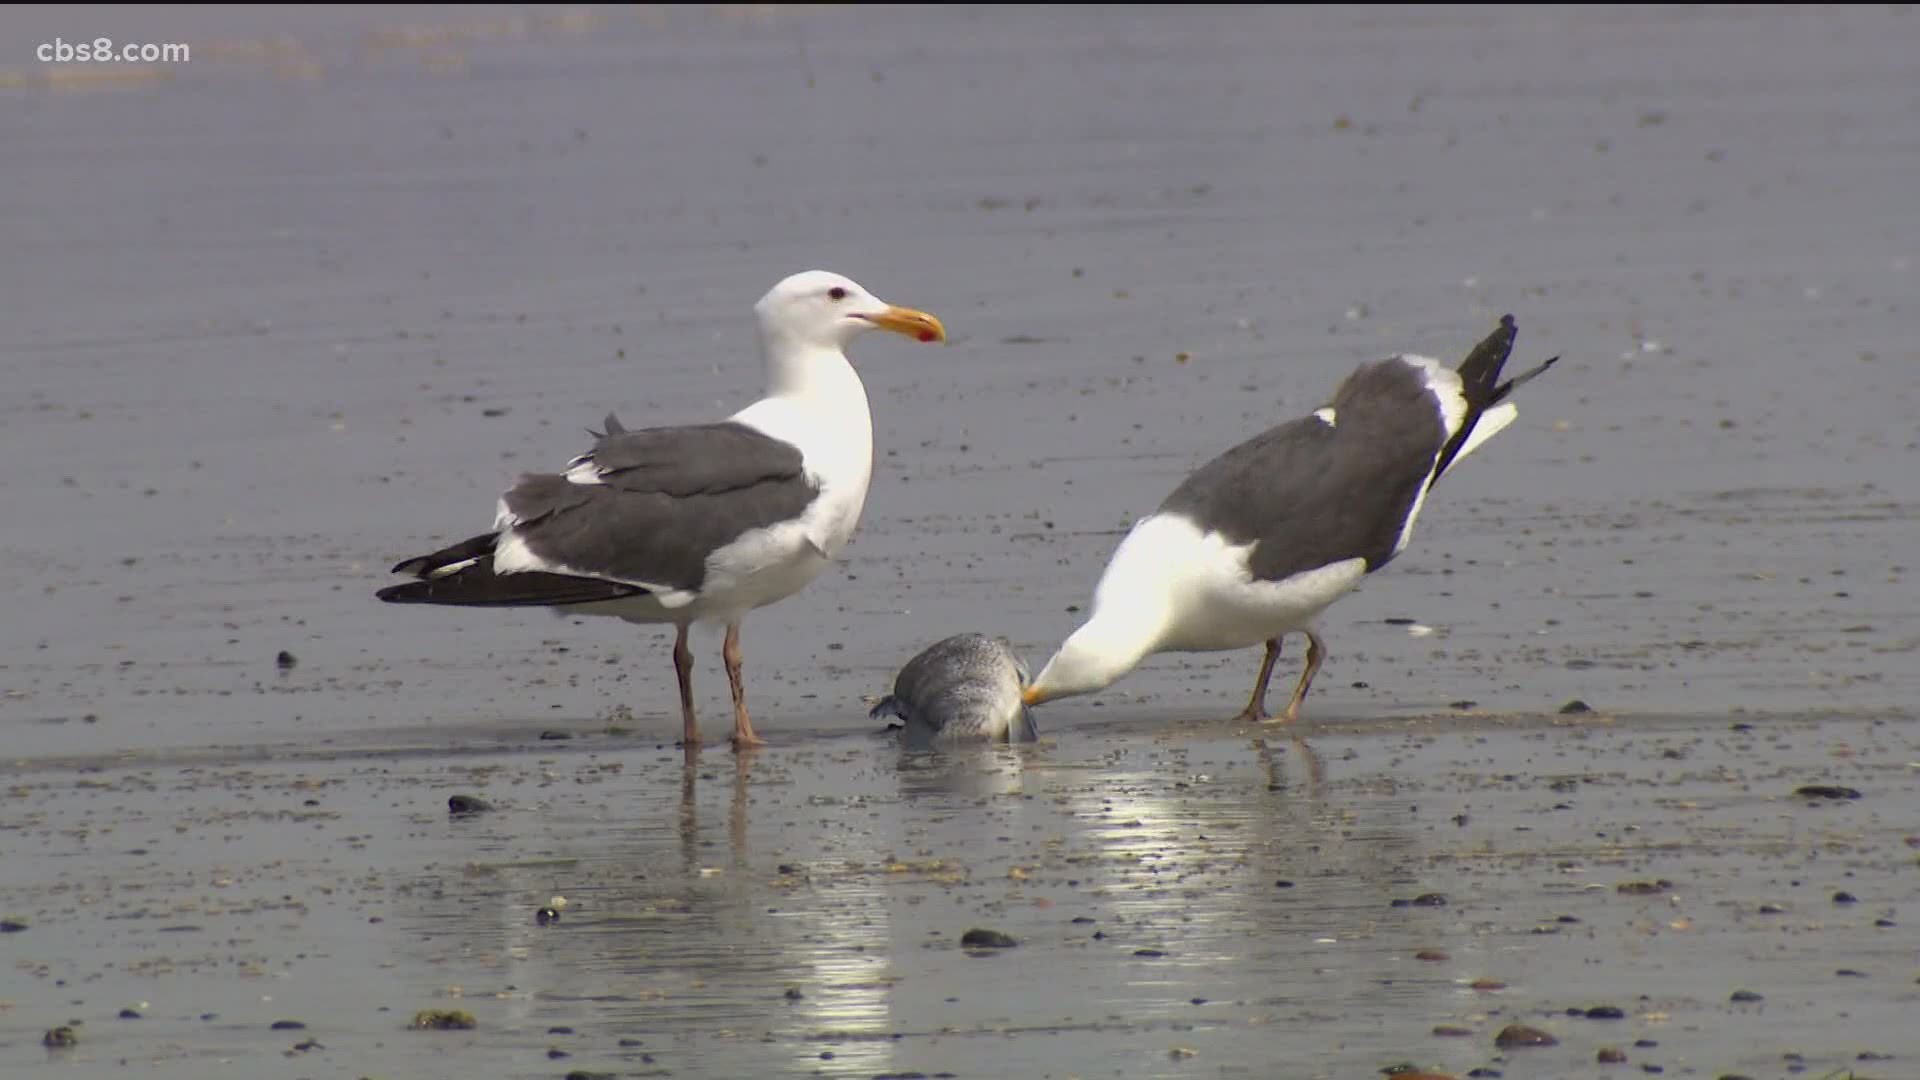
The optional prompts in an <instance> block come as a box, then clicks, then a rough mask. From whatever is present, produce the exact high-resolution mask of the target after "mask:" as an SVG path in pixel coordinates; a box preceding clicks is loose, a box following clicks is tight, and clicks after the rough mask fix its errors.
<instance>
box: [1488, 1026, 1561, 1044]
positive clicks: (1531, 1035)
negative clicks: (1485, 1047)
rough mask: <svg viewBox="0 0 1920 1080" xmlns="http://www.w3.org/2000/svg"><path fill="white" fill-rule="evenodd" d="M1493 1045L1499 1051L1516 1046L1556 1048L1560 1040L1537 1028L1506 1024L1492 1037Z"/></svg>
mask: <svg viewBox="0 0 1920 1080" xmlns="http://www.w3.org/2000/svg"><path fill="white" fill-rule="evenodd" d="M1493 1045H1495V1046H1498V1047H1500V1048H1501V1049H1511V1048H1513V1047H1516V1046H1558V1045H1560V1040H1559V1039H1556V1038H1554V1037H1553V1036H1552V1035H1549V1034H1547V1033H1546V1032H1544V1031H1541V1030H1540V1029H1539V1028H1537V1027H1528V1026H1527V1025H1525V1024H1508V1025H1507V1026H1506V1027H1503V1028H1501V1029H1500V1034H1498V1035H1495V1036H1494V1037H1493Z"/></svg>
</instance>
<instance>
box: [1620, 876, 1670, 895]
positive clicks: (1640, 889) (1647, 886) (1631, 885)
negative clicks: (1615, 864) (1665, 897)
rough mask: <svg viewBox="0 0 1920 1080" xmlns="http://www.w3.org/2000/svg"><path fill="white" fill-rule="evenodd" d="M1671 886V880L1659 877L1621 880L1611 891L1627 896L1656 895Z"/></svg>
mask: <svg viewBox="0 0 1920 1080" xmlns="http://www.w3.org/2000/svg"><path fill="white" fill-rule="evenodd" d="M1671 888H1673V882H1671V881H1668V880H1667V879H1666V878H1661V879H1659V880H1658V881H1623V882H1621V883H1620V884H1618V885H1615V886H1614V887H1613V891H1614V892H1617V893H1625V894H1626V895H1628V896H1658V895H1659V894H1661V893H1663V892H1666V891H1667V890H1669V889H1671Z"/></svg>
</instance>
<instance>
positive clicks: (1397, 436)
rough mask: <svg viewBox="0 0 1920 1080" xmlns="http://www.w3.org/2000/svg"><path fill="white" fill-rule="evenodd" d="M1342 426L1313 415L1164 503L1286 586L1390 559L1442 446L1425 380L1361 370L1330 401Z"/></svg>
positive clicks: (1243, 448) (1261, 575)
mask: <svg viewBox="0 0 1920 1080" xmlns="http://www.w3.org/2000/svg"><path fill="white" fill-rule="evenodd" d="M1333 408H1334V410H1335V413H1334V415H1335V417H1336V422H1335V423H1334V424H1332V425H1329V424H1327V423H1325V422H1323V421H1322V420H1320V419H1319V418H1317V417H1312V416H1306V417H1302V418H1300V419H1298V420H1293V421H1290V422H1288V423H1285V424H1281V425H1280V426H1279V427H1276V428H1272V429H1270V430H1268V431H1266V432H1263V433H1262V434H1260V435H1256V436H1254V437H1253V438H1251V439H1249V440H1247V441H1246V442H1244V443H1241V444H1240V445H1239V446H1236V447H1234V448H1233V449H1231V450H1228V451H1227V452H1226V453H1224V454H1221V455H1220V456H1219V457H1217V458H1214V459H1213V460H1212V461H1210V462H1208V463H1207V464H1205V465H1203V466H1201V467H1200V468H1199V469H1198V470H1197V471H1195V472H1194V474H1193V475H1192V476H1189V477H1187V479H1186V481H1185V482H1184V483H1182V484H1181V485H1180V486H1179V487H1178V488H1175V489H1174V491H1173V494H1171V495H1169V496H1167V499H1166V501H1165V502H1163V503H1161V504H1160V511H1161V512H1162V513H1175V514H1180V515H1181V516H1183V517H1187V518H1189V519H1191V520H1193V521H1194V522H1196V523H1197V524H1199V525H1200V526H1201V527H1202V528H1206V529H1210V530H1214V531H1218V532H1220V533H1221V534H1223V535H1225V536H1226V537H1227V538H1228V539H1229V540H1232V541H1233V542H1234V543H1236V544H1245V543H1250V542H1255V546H1254V549H1253V554H1252V558H1251V563H1252V570H1253V576H1254V578H1255V579H1256V580H1260V581H1280V580H1283V579H1285V578H1287V577H1288V576H1290V575H1293V574H1297V573H1302V572H1304V571H1308V570H1314V569H1317V568H1319V567H1322V566H1326V565H1328V564H1329V563H1335V562H1340V561H1343V560H1346V559H1355V558H1358V559H1365V560H1366V564H1367V569H1368V570H1369V571H1373V570H1378V569H1379V568H1380V567H1382V566H1385V565H1386V564H1387V563H1388V562H1390V561H1391V560H1392V559H1393V556H1394V550H1393V548H1394V544H1395V543H1396V542H1398V540H1399V538H1400V530H1401V528H1402V526H1403V525H1404V524H1405V523H1406V519H1407V514H1408V512H1409V511H1410V510H1411V509H1412V507H1413V502H1414V499H1415V498H1416V497H1418V495H1419V493H1420V488H1421V486H1422V485H1423V484H1425V483H1426V482H1427V477H1428V475H1429V474H1430V473H1431V472H1432V471H1433V465H1434V461H1435V460H1436V458H1437V456H1438V455H1439V453H1440V450H1441V448H1442V446H1443V445H1444V444H1445V442H1446V434H1447V432H1446V428H1445V427H1444V426H1443V425H1442V423H1441V420H1440V414H1439V411H1438V409H1437V408H1436V405H1435V401H1434V398H1433V395H1432V393H1431V392H1430V391H1428V390H1427V388H1426V380H1425V376H1424V373H1423V372H1421V371H1419V370H1418V369H1416V368H1414V367H1413V366H1412V365H1409V364H1406V363H1404V362H1401V361H1399V360H1389V361H1382V362H1380V363H1376V364H1365V365H1362V366H1361V367H1360V368H1359V369H1358V370H1356V371H1355V372H1354V373H1353V374H1352V375H1350V376H1349V377H1348V378H1347V381H1346V382H1345V383H1342V384H1341V386H1340V389H1339V391H1338V392H1336V393H1335V395H1334V399H1333Z"/></svg>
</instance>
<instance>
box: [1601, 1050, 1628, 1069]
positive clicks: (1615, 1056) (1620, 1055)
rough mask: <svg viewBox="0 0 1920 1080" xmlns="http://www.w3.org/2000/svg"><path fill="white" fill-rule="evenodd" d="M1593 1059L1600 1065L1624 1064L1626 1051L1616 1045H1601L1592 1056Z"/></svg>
mask: <svg viewBox="0 0 1920 1080" xmlns="http://www.w3.org/2000/svg"><path fill="white" fill-rule="evenodd" d="M1593 1060H1595V1061H1597V1062H1599V1063H1600V1064H1602V1065H1625V1064H1626V1063H1627V1052H1626V1051H1625V1050H1622V1049H1620V1048H1619V1047H1617V1046H1603V1047H1601V1048H1600V1052H1599V1053H1597V1054H1595V1055H1594V1056H1593Z"/></svg>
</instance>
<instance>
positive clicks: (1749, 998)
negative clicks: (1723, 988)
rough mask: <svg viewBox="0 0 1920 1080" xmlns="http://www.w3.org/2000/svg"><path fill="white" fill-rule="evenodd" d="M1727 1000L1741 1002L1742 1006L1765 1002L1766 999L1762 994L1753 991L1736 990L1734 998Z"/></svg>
mask: <svg viewBox="0 0 1920 1080" xmlns="http://www.w3.org/2000/svg"><path fill="white" fill-rule="evenodd" d="M1727 1000H1729V1001H1734V1002H1739V1003H1741V1004H1746V1003H1749V1002H1754V1001H1765V1000H1766V997H1765V996H1764V995H1762V994H1757V993H1755V992H1754V991H1752V990H1735V991H1734V992H1733V996H1732V997H1730V998H1728V999H1727Z"/></svg>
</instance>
